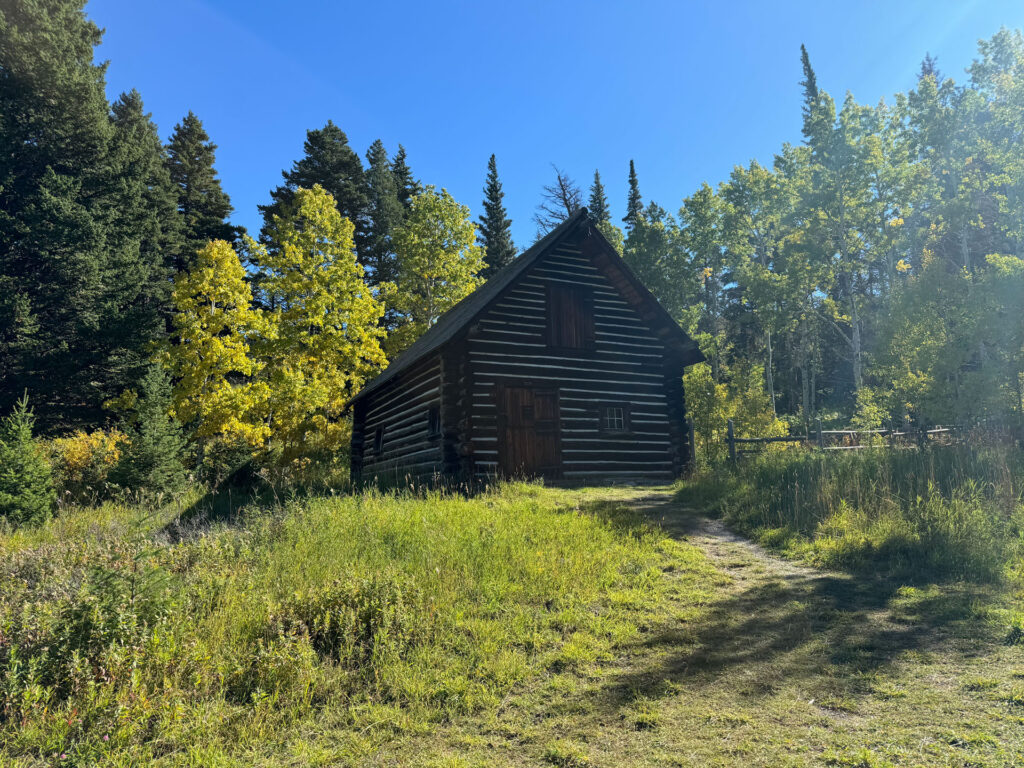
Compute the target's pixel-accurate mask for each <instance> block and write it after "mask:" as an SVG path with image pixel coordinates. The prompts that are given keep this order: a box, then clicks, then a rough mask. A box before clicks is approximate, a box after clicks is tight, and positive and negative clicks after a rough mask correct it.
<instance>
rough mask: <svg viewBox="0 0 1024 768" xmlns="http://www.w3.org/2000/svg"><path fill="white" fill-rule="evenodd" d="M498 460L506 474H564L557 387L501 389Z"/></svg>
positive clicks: (553, 475)
mask: <svg viewBox="0 0 1024 768" xmlns="http://www.w3.org/2000/svg"><path fill="white" fill-rule="evenodd" d="M498 464H499V467H500V469H501V472H502V474H503V475H505V476H506V477H547V478H555V477H559V476H561V474H562V448H561V444H560V440H559V428H558V390H557V389H550V388H534V387H526V386H516V387H510V386H506V387H502V388H500V389H499V391H498Z"/></svg>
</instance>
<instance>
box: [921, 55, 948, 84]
mask: <svg viewBox="0 0 1024 768" xmlns="http://www.w3.org/2000/svg"><path fill="white" fill-rule="evenodd" d="M926 77H931V78H934V80H935V82H936V84H941V83H942V73H941V72H940V71H939V60H938V59H937V58H935V57H934V56H932V55H931V54H930V53H927V52H926V53H925V55H924V59H922V60H921V70H920V72H918V75H917V79H918V80H924V78H926Z"/></svg>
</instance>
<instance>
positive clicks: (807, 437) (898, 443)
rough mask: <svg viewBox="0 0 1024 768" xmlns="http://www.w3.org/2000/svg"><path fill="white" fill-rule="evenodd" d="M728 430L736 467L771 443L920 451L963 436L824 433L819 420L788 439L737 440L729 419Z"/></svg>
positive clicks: (944, 431)
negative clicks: (738, 463)
mask: <svg viewBox="0 0 1024 768" xmlns="http://www.w3.org/2000/svg"><path fill="white" fill-rule="evenodd" d="M727 427H728V431H727V435H726V438H725V442H726V444H727V445H728V446H729V461H730V462H732V463H733V464H735V463H736V461H737V460H738V459H739V458H740V457H741V456H745V455H749V454H756V453H759V452H760V450H761V448H763V447H764V446H766V445H769V444H771V443H803V444H804V445H805V446H807V447H808V448H811V449H814V450H819V451H857V450H860V449H862V448H878V447H890V448H896V447H911V446H916V447H921V446H923V445H925V444H927V443H928V442H934V441H939V440H945V441H947V442H948V441H950V440H952V439H955V438H956V437H957V435H958V434H959V433H960V432H961V428H960V427H952V426H949V427H935V428H933V429H914V428H913V427H910V426H906V427H904V428H902V429H897V428H895V427H894V428H891V429H822V426H821V419H820V418H819V419H817V420H816V429H813V430H808V432H807V434H804V435H787V436H786V437H736V427H735V424H733V421H732V419H729V422H728V425H727ZM741 446H750V447H749V448H744V447H741Z"/></svg>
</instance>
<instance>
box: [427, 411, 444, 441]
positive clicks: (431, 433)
mask: <svg viewBox="0 0 1024 768" xmlns="http://www.w3.org/2000/svg"><path fill="white" fill-rule="evenodd" d="M440 436H441V409H440V408H439V407H438V406H436V405H432V406H430V408H428V409H427V437H440Z"/></svg>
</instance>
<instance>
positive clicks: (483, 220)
mask: <svg viewBox="0 0 1024 768" xmlns="http://www.w3.org/2000/svg"><path fill="white" fill-rule="evenodd" d="M504 197H505V193H504V191H503V190H502V188H501V180H500V179H499V178H498V161H497V159H496V158H495V157H494V155H491V158H490V160H488V161H487V184H486V185H485V186H484V212H483V215H481V216H480V230H479V232H478V233H477V240H478V242H479V243H480V245H482V246H483V248H484V262H485V264H486V266H485V267H484V268H483V270H482V271H481V273H480V277H482V278H484V279H485V280H486V279H487V278H489V277H490V276H491V275H493V274H494V273H495V272H497V271H498V270H499V269H501V268H502V267H504V266H505V265H506V264H511V263H512V260H513V259H515V257H516V247H515V244H514V243H513V242H512V220H511V219H510V218H508V213H507V212H506V210H505V203H504V201H503V199H504Z"/></svg>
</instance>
